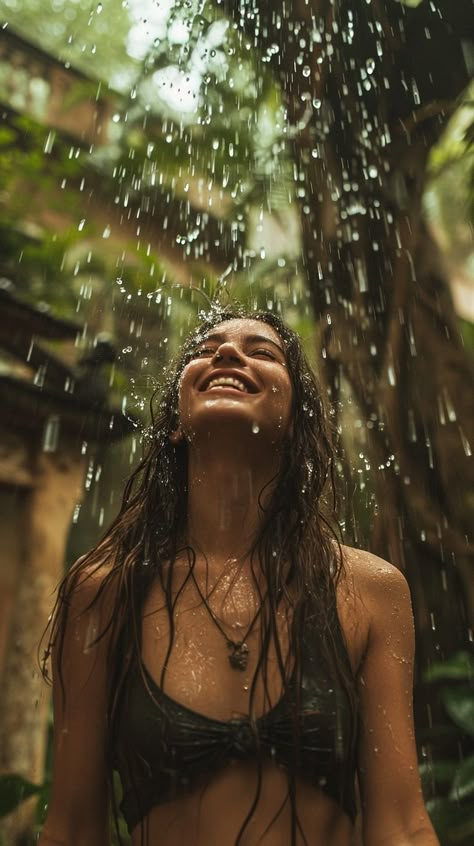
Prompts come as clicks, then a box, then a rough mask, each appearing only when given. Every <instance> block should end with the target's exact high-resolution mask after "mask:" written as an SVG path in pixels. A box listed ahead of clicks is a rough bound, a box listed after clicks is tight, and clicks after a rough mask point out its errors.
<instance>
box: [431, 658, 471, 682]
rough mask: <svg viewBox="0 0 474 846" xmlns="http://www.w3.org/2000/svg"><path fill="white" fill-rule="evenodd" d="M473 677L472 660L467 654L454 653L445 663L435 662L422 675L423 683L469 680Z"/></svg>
mask: <svg viewBox="0 0 474 846" xmlns="http://www.w3.org/2000/svg"><path fill="white" fill-rule="evenodd" d="M473 677H474V659H473V658H472V656H471V655H470V654H469V652H456V654H455V655H453V656H452V657H451V658H448V659H447V660H446V661H437V662H436V663H435V664H433V665H432V666H431V667H429V669H428V670H426V672H425V673H424V675H423V678H424V681H426V682H434V681H440V680H443V679H471V678H473Z"/></svg>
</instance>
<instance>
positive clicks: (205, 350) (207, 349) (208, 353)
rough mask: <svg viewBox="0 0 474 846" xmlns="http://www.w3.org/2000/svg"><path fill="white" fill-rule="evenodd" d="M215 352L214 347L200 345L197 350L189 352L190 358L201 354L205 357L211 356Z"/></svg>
mask: <svg viewBox="0 0 474 846" xmlns="http://www.w3.org/2000/svg"><path fill="white" fill-rule="evenodd" d="M216 352H217V349H216V348H215V347H200V348H199V349H198V350H194V352H192V353H190V358H200V357H201V356H202V357H203V358H205V357H206V356H213V355H215V354H216Z"/></svg>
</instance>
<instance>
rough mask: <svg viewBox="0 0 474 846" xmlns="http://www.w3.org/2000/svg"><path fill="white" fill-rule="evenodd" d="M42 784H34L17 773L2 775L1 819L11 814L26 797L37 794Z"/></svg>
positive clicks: (0, 790) (0, 795)
mask: <svg viewBox="0 0 474 846" xmlns="http://www.w3.org/2000/svg"><path fill="white" fill-rule="evenodd" d="M41 791H42V785H38V784H32V783H31V781H28V780H27V779H26V778H23V776H20V775H17V774H15V773H8V774H6V775H0V819H1V818H2V817H6V816H7V815H8V814H11V812H12V811H14V810H15V808H17V807H18V805H20V804H21V803H22V802H24V801H25V799H29V798H30V796H37V795H38V794H39V793H41Z"/></svg>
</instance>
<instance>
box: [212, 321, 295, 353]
mask: <svg viewBox="0 0 474 846" xmlns="http://www.w3.org/2000/svg"><path fill="white" fill-rule="evenodd" d="M210 336H213V337H218V338H222V340H224V341H225V340H237V339H242V340H243V339H245V338H247V337H249V336H252V337H255V336H259V337H260V338H262V339H264V338H268V339H269V340H270V341H274V342H277V343H278V344H279V345H280V346H282V347H283V343H282V339H281V337H280V335H279V334H278V332H277V331H276V329H274V328H273V326H270V325H269V324H268V323H265V322H264V321H263V320H254V319H252V318H249V317H238V318H233V319H232V320H223V321H222V323H217V324H216V325H215V326H213V327H212V329H209V330H208V331H207V332H203V333H202V338H203V340H204V339H205V338H209V337H210Z"/></svg>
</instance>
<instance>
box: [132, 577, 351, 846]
mask: <svg viewBox="0 0 474 846" xmlns="http://www.w3.org/2000/svg"><path fill="white" fill-rule="evenodd" d="M187 572H188V567H187V564H186V562H178V563H177V564H176V565H175V572H174V582H173V591H172V595H173V596H176V594H177V593H178V591H179V589H180V588H181V587H182V586H183V582H184V578H185V575H186V573H187ZM215 572H216V573H217V572H218V569H217V568H216V570H215ZM223 573H224V575H223V576H222V577H221V578H217V579H216V578H215V577H214V576H213V574H212V572H209V573H208V585H207V587H211V588H212V587H213V586H214V584H215V587H214V590H212V591H211V594H210V597H209V600H208V602H209V608H210V610H211V611H212V612H213V613H214V614H215V615H216V616H217V619H218V621H219V622H220V624H221V627H222V628H223V629H224V631H225V633H227V634H228V636H229V637H231V638H232V639H233V640H234V641H239V640H241V639H242V638H243V637H244V635H245V634H246V632H247V630H248V628H249V626H250V624H251V622H252V620H253V618H254V616H255V614H256V612H257V610H258V607H259V599H258V594H257V590H256V587H255V584H254V581H253V579H252V577H251V575H250V570H249V568H248V567H246V566H245V565H243V566H242V567H241V569H238V568H237V567H236V566H234V567H232V566H231V567H227V570H226V569H225V568H224V570H223ZM194 574H195V577H196V581H197V583H198V586H199V589H200V590H201V592H204V593H207V591H206V581H205V578H206V570H205V566H204V563H203V562H199V561H198V562H197V563H196V567H195V570H194ZM348 584H349V582H348V579H347V577H346V578H344V579H342V580H341V581H340V583H339V586H338V589H337V605H338V616H339V620H340V623H341V629H342V632H343V635H344V640H345V642H346V643H347V644H348V645H349V646H348V654H346V649H345V646H344V643H343V639H342V637H341V632H340V631H339V632H338V631H336V632H335V639H336V646H337V649H338V654H339V656H340V659H341V662H342V663H343V664H344V662H346V667H347V668H348V667H349V663H348V662H350V665H351V666H352V670H353V671H355V670H356V669H357V667H358V665H359V662H360V659H361V656H362V654H363V650H364V648H365V638H366V632H365V627H364V624H363V621H362V623H361V622H360V620H359V624H358V625H356V615H355V614H354V603H353V602H352V601H351V592H350V591H349V589H348ZM209 608H206V607H205V605H204V603H203V601H202V598H201V596H200V595H199V590H198V588H197V587H196V584H195V582H194V581H193V580H192V579H188V581H187V582H186V583H185V584H184V587H182V590H181V592H180V595H179V598H178V601H177V603H176V609H175V613H174V617H173V619H174V623H175V631H174V640H173V649H172V651H171V653H170V654H169V656H168V660H167V668H166V674H165V677H164V683H163V688H162V689H161V688H160V682H161V673H162V669H163V664H164V662H165V660H166V658H167V649H168V644H169V621H168V613H167V610H166V607H165V603H164V595H163V590H162V588H161V585H160V584H159V583H158V582H157V581H155V582H154V584H153V585H152V587H151V589H150V590H149V592H148V594H147V598H146V602H145V605H144V612H143V628H142V640H143V643H142V658H143V664H144V676H143V677H142V675H141V674H140V672H139V670H138V669H137V668H135V669H134V670H133V672H132V675H131V677H130V679H129V681H128V683H127V686H126V689H125V697H127V696H129V697H130V700H129V701H128V704H127V706H126V707H125V706H123V708H122V723H121V727H120V729H119V759H120V758H121V765H120V769H121V770H122V776H123V780H124V783H125V787H126V795H125V803H126V805H127V803H128V805H127V811H128V816H129V819H131V824H132V828H133V838H132V839H133V844H134V846H135V844H136V846H139V844H140V846H141V843H142V841H141V825H140V824H138V825H137V824H136V821H137V819H138V818H139V817H141V816H142V814H143V816H144V819H145V821H146V824H145V828H144V832H145V835H146V837H145V840H144V843H146V844H147V846H155V844H156V846H158V844H159V846H177V844H184V843H185V844H186V846H204V844H206V846H208V844H212V843H216V844H219V846H234V842H235V840H236V837H237V834H238V832H239V830H240V828H241V825H242V823H243V821H244V820H245V818H246V816H247V814H248V812H249V809H250V808H251V806H252V803H253V802H254V800H255V796H256V793H257V790H258V787H259V782H260V795H259V799H258V803H257V805H256V808H255V811H254V814H253V816H252V819H251V822H250V823H249V825H248V827H247V828H246V830H245V833H244V835H243V838H242V841H241V843H242V846H252V845H253V844H257V842H258V843H261V844H262V846H289V843H290V842H291V839H290V821H291V816H292V815H291V810H290V802H289V801H288V778H287V766H286V765H287V764H288V761H289V760H290V759H291V755H292V742H291V732H292V730H293V729H292V726H291V720H290V718H289V714H290V711H291V705H292V704H294V703H293V701H292V697H291V691H290V693H288V692H287V694H286V695H285V694H284V693H283V690H282V681H281V676H280V672H279V669H278V662H277V658H276V653H275V649H274V647H272V646H271V647H270V650H269V660H268V678H267V693H266V695H265V691H264V684H263V681H262V678H261V676H260V675H258V676H257V684H256V688H255V695H254V715H255V724H254V731H252V730H251V729H249V719H248V718H249V697H250V686H251V682H252V678H253V676H254V673H255V669H256V662H257V659H258V655H259V651H260V647H259V638H260V634H259V625H258V623H259V620H257V624H255V626H254V628H253V630H252V632H251V634H250V635H249V636H248V638H247V639H246V640H247V643H248V646H249V656H248V666H247V669H246V670H245V671H241V670H236V669H232V668H231V666H230V663H229V649H228V646H227V644H226V640H225V637H224V635H223V634H222V632H220V631H219V629H218V627H217V626H216V622H215V620H213V618H212V616H211V614H210V612H209ZM277 622H278V630H279V633H280V638H281V643H282V649H283V653H284V657H285V654H286V651H287V649H288V621H287V615H286V613H285V608H284V605H283V604H282V605H281V607H280V609H279V611H278V615H277ZM336 628H338V627H337V626H336ZM310 647H311V644H309V643H308V642H306V649H305V656H303V657H304V661H303V687H302V689H301V703H300V706H303V709H304V711H305V714H304V715H303V718H302V719H303V722H302V724H301V725H302V729H301V730H302V733H303V740H302V747H303V753H302V760H300V761H299V762H298V766H296V765H295V766H296V771H297V778H296V798H295V802H296V810H297V816H298V819H299V822H300V823H301V826H302V828H303V830H304V832H305V835H306V838H307V843H308V846H323V844H324V846H347V844H349V843H350V842H351V831H352V820H351V815H352V804H353V793H351V790H352V786H351V785H350V783H349V782H350V780H351V779H353V776H354V748H353V746H354V742H355V737H354V736H348V735H349V734H350V732H351V728H350V721H349V722H348V719H349V718H350V715H349V714H348V710H349V708H348V702H347V701H344V692H343V691H342V688H341V686H340V685H338V684H337V681H336V683H335V682H334V679H332V680H331V678H328V677H327V668H324V666H322V659H321V657H320V656H319V655H318V643H317V641H316V639H315V643H314V651H313V650H312V649H310ZM341 691H342V692H341ZM309 712H311V713H309ZM314 712H317V713H314ZM336 713H337V715H338V716H337V718H335V714H336ZM341 714H342V715H343V716H344V715H345V717H344V719H345V726H343V733H344V738H343V742H342V747H343V748H342V752H341V750H340V749H339V750H338V749H337V748H336V747H337V743H338V741H337V737H336V734H337V732H339V733H340V731H341V726H339V727H338V726H337V725H336V723H337V720H338V719H339V720H340V717H341ZM353 732H354V728H353V727H352V733H353ZM255 737H257V738H258V741H257V742H258V743H259V744H260V748H261V753H262V754H261V761H262V765H261V773H260V779H259V774H258V765H257V763H256V757H255V755H254V754H252V748H253V747H252V744H255V742H256V741H255ZM124 738H127V741H126V743H125V742H124ZM272 738H275V742H273V740H272ZM339 742H341V741H339ZM305 747H311V748H310V749H306V750H305ZM314 749H318V750H319V751H314ZM174 755H175V756H176V758H174V757H173V756H174ZM338 756H339V757H338ZM124 757H125V758H126V759H127V763H126V764H125V765H124V762H123V761H124ZM130 760H132V766H131V767H130ZM133 760H134V761H135V764H133ZM160 761H161V763H159V762H160ZM157 762H158V763H157ZM155 766H156V771H157V772H155V770H154V768H155ZM160 768H161V769H160ZM151 770H153V772H151ZM347 779H348V780H349V782H347ZM319 785H321V786H319ZM154 794H156V801H155V799H154V798H153V796H154ZM137 796H142V798H143V802H144V805H145V807H144V808H142V809H140V807H139V804H140V800H139V801H138V806H137V799H136V797H137ZM278 812H280V813H278ZM275 817H276V819H275ZM295 842H296V843H298V844H299V843H301V844H303V843H304V842H305V841H304V840H303V839H302V837H301V835H299V834H298V833H297V834H296V840H295Z"/></svg>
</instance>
